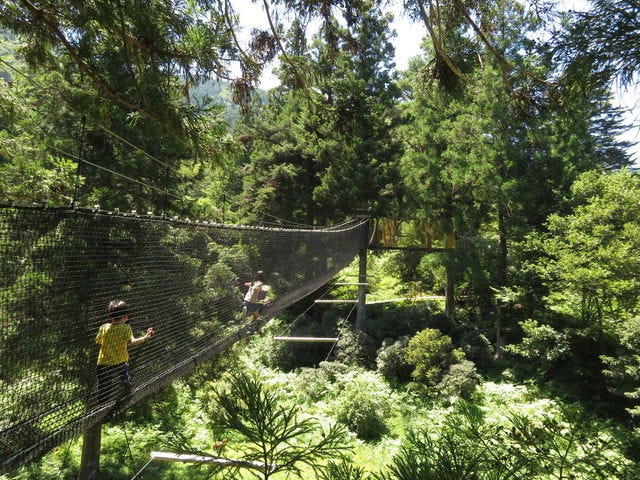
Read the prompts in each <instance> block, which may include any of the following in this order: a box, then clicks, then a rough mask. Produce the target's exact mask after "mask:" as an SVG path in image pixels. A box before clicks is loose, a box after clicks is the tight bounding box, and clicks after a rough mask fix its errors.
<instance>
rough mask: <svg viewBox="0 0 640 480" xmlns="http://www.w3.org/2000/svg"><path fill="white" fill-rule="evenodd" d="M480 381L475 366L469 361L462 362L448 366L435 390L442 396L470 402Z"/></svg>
mask: <svg viewBox="0 0 640 480" xmlns="http://www.w3.org/2000/svg"><path fill="white" fill-rule="evenodd" d="M480 380H481V378H480V375H478V372H477V370H476V366H475V364H474V363H473V362H470V361H469V360H462V361H460V362H459V363H454V364H453V365H451V366H449V369H448V370H447V373H445V374H444V376H443V377H442V380H440V383H438V385H437V387H436V388H437V389H438V391H439V392H440V393H441V394H443V395H449V396H458V397H460V398H463V399H465V400H470V399H471V396H472V395H473V393H474V392H475V390H476V387H477V386H478V385H479V384H480Z"/></svg>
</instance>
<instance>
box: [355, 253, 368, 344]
mask: <svg viewBox="0 0 640 480" xmlns="http://www.w3.org/2000/svg"><path fill="white" fill-rule="evenodd" d="M358 283H359V284H360V285H359V286H358V311H357V312H356V330H358V331H362V329H363V328H364V321H365V319H366V317H367V313H366V310H365V305H366V303H367V287H368V285H367V283H368V281H367V249H366V248H363V249H362V250H361V251H360V256H359V262H358Z"/></svg>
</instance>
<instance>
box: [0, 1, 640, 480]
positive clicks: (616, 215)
mask: <svg viewBox="0 0 640 480" xmlns="http://www.w3.org/2000/svg"><path fill="white" fill-rule="evenodd" d="M564 3H566V2H558V1H553V0H531V1H523V2H514V1H505V0H489V1H474V0H465V1H463V0H443V1H440V2H432V1H431V0H428V1H424V0H406V1H405V2H403V7H404V10H405V13H406V15H407V16H408V17H409V18H410V19H411V20H412V21H414V22H417V23H418V24H420V25H421V26H423V27H424V37H423V38H422V39H416V41H420V40H421V42H422V43H421V54H420V55H418V56H416V57H415V58H413V59H412V60H411V62H410V64H409V66H408V68H407V69H406V70H404V71H398V70H397V69H396V68H395V64H394V55H395V53H394V48H393V43H392V39H393V35H394V32H393V30H392V16H391V14H390V13H388V12H389V8H388V7H389V5H388V4H387V3H386V2H371V1H361V0H353V1H351V0H349V1H344V2H331V1H329V2H313V1H310V2H291V1H282V2H270V1H268V0H263V2H259V3H254V4H252V8H253V9H254V10H255V11H253V12H243V11H236V10H234V4H233V2H228V1H226V0H225V1H213V0H189V1H178V0H148V1H145V2H141V1H138V0H87V1H76V0H65V1H61V0H47V1H45V0H8V1H5V2H2V4H0V203H2V204H5V205H41V206H48V207H60V206H69V207H88V208H96V207H97V209H101V210H107V211H120V212H125V211H134V210H135V211H138V212H150V213H151V212H153V213H156V214H162V215H166V216H168V217H172V218H173V217H175V218H190V219H200V220H207V221H212V222H220V223H225V224H243V225H265V226H266V225H271V226H273V225H276V226H280V227H291V226H308V227H309V228H314V227H320V226H325V225H332V224H339V223H340V222H343V221H345V220H347V219H351V218H353V217H356V216H362V215H365V216H368V217H370V218H371V224H372V226H374V227H375V228H372V235H373V236H372V243H375V244H376V245H377V246H378V247H380V248H377V249H370V250H368V254H367V263H368V277H367V278H368V279H369V280H368V281H367V283H368V285H367V299H368V301H369V305H367V309H366V319H365V321H364V322H363V324H362V325H361V328H355V325H354V321H353V320H354V318H355V315H354V311H353V308H352V307H353V305H352V304H348V303H327V304H320V303H314V299H317V298H318V296H319V295H320V294H319V293H317V292H316V293H313V294H311V295H310V296H309V297H308V298H306V299H304V300H303V301H300V302H298V303H296V304H295V305H293V306H292V307H291V308H289V309H288V310H287V311H286V312H285V313H283V314H279V315H278V316H277V317H276V318H274V319H273V320H271V321H270V322H268V323H267V324H266V325H265V326H264V327H263V328H262V329H261V330H260V331H259V332H257V334H256V335H252V336H250V337H249V338H247V339H244V340H242V341H240V342H238V343H236V344H235V345H233V347H231V348H230V349H228V350H227V351H225V352H224V353H223V354H220V355H218V356H216V357H214V358H213V359H212V360H211V361H209V362H207V363H205V364H202V365H199V366H198V368H196V369H195V371H194V372H193V373H191V374H190V375H188V376H185V377H182V378H179V379H177V380H175V381H174V382H173V383H172V384H171V385H169V386H166V387H164V388H162V389H161V390H160V391H158V392H156V393H154V394H153V395H151V396H149V397H148V398H146V399H144V400H142V401H140V402H138V403H136V404H135V405H133V406H132V407H131V408H129V409H127V410H126V411H125V412H124V413H122V414H121V415H118V416H116V417H115V418H112V419H110V420H109V421H108V422H106V423H105V424H104V425H103V429H102V432H103V433H102V457H101V465H100V470H101V476H99V477H98V478H105V479H123V480H124V479H130V478H139V479H155V478H157V479H175V480H178V479H184V478H191V479H200V478H202V479H204V478H236V479H249V478H257V479H269V478H273V479H284V478H303V479H307V480H312V479H320V480H392V479H394V480H470V479H478V480H511V479H513V480H516V479H522V480H524V479H527V480H532V479H535V480H537V479H539V480H551V479H553V480H561V479H580V480H593V479H607V480H632V479H637V478H639V477H640V423H639V422H640V356H639V354H638V351H639V349H640V316H639V312H640V310H639V309H640V234H639V232H640V178H639V177H638V176H637V174H636V173H635V169H634V164H633V161H632V159H631V158H630V155H629V154H628V148H629V145H627V144H626V143H625V142H622V141H620V140H618V137H619V134H620V133H622V132H623V131H625V130H626V129H628V128H630V127H631V126H629V125H625V124H624V122H623V120H622V111H621V110H620V109H619V108H616V107H615V106H614V105H613V104H612V93H611V92H612V86H613V85H615V84H618V85H621V86H634V85H636V84H637V68H638V66H639V65H640V60H639V59H640V52H639V51H638V47H639V44H638V42H637V37H638V34H640V24H638V18H640V4H639V3H638V2H637V1H631V0H618V1H612V0H592V1H589V2H585V9H584V10H581V11H572V10H566V9H563V4H564ZM258 14H259V15H263V16H264V17H265V18H266V19H267V20H268V25H269V27H268V28H266V29H264V30H262V29H254V30H253V31H251V34H250V38H249V39H248V40H246V39H244V37H241V36H240V34H239V33H240V31H241V28H242V26H243V21H244V19H243V16H244V15H247V16H249V15H258ZM311 26H313V28H312V27H311ZM274 62H275V63H274ZM273 65H276V68H275V74H276V75H277V77H278V79H279V82H280V83H279V85H278V86H277V87H275V88H273V89H270V90H268V91H266V92H265V91H262V90H260V89H259V86H260V78H261V76H262V75H263V74H264V72H265V71H268V69H270V68H273ZM234 72H239V73H234ZM0 229H5V230H6V229H8V227H7V226H6V225H2V226H1V228H0ZM189 240H190V239H182V241H183V242H184V243H188V241H189ZM636 244H638V245H636ZM18 247H19V245H17V244H12V245H10V246H9V245H0V254H1V255H2V256H3V259H2V263H3V267H2V269H3V270H2V272H3V273H2V274H3V278H2V284H1V285H0V294H1V295H0V296H3V298H9V295H13V293H10V292H14V290H12V288H13V285H10V284H9V283H10V282H9V280H8V277H5V270H7V269H8V267H7V268H5V265H8V264H9V261H8V260H9V258H10V257H11V263H12V264H16V265H17V264H20V263H21V262H22V263H28V261H30V259H28V258H26V256H25V257H24V258H21V256H20V255H21V253H20V249H19V248H18ZM382 247H385V248H382ZM390 247H395V248H396V249H391V248H390ZM220 248H222V247H220ZM165 250H166V249H165ZM220 252H222V250H220ZM220 252H218V253H219V254H220V255H221V256H222V255H223V253H220ZM178 261H179V259H178V260H176V263H178ZM185 263H186V262H185ZM358 268H359V265H358V259H354V262H353V264H352V265H350V266H349V267H348V268H346V269H344V270H343V271H341V272H340V273H339V274H338V276H337V277H336V278H335V279H334V282H332V288H331V289H330V293H328V294H327V297H328V298H331V299H334V300H339V299H342V300H348V299H353V298H355V297H356V296H357V293H358V287H357V286H354V285H349V283H350V282H353V278H354V277H356V278H357V277H358ZM194 271H195V269H194ZM191 280H192V281H193V283H194V284H196V283H197V281H198V279H197V278H195V276H193V278H191ZM8 292H9V293H8ZM35 295H36V294H33V296H32V297H28V298H35ZM11 298H13V297H11ZM201 300H202V303H203V304H204V303H205V301H204V300H205V299H201ZM12 308H13V307H12ZM16 308H17V307H16ZM21 308H22V307H21ZM25 308H26V307H25ZM0 314H2V317H3V318H2V323H1V324H0V359H1V361H2V362H3V363H2V364H1V365H0V392H1V391H2V390H1V388H2V387H4V385H5V382H7V378H6V377H5V374H6V373H7V372H6V368H7V365H8V364H9V363H10V362H9V357H10V356H11V353H12V352H11V342H9V341H8V339H9V333H8V332H10V329H11V325H9V323H10V322H8V320H5V315H6V312H0ZM283 332H286V333H287V334H290V335H291V336H304V335H307V336H316V337H335V338H337V340H336V341H335V342H334V343H314V344H299V343H289V342H287V343H285V342H281V341H277V340H275V337H277V336H279V335H281V334H282V333H283ZM35 334H36V333H35V332H34V335H35ZM25 360H26V359H25ZM3 372H4V373H3ZM1 400H3V399H0V403H2V404H5V402H3V401H1ZM2 408H5V407H2V406H0V409H2ZM7 408H8V407H7ZM2 428H4V425H0V430H1V429H2ZM1 443H2V438H0V446H1ZM81 449H82V439H75V440H72V441H68V442H65V443H64V444H63V445H61V446H59V447H57V448H55V449H53V450H52V451H51V452H50V453H48V454H47V455H46V456H45V457H43V458H42V459H38V460H34V461H32V462H29V463H28V464H27V465H25V466H22V467H20V468H17V469H15V470H13V471H11V472H8V473H6V474H5V475H1V476H0V478H2V479H7V480H8V479H21V480H27V479H29V480H31V479H33V480H36V479H37V480H43V479H60V478H65V479H74V478H78V472H79V470H80V464H81ZM152 451H165V452H174V453H183V454H198V455H205V456H206V455H214V456H219V457H224V458H228V459H234V460H237V462H234V463H230V464H227V465H225V466H221V465H211V464H190V463H169V462H162V461H158V460H153V461H150V460H149V458H150V452H152Z"/></svg>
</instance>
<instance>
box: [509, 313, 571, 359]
mask: <svg viewBox="0 0 640 480" xmlns="http://www.w3.org/2000/svg"><path fill="white" fill-rule="evenodd" d="M520 326H521V327H522V330H523V331H524V334H525V336H524V338H523V339H522V342H521V343H520V344H518V345H509V346H507V347H506V349H507V351H510V352H511V353H515V354H517V355H521V356H523V357H525V358H529V359H533V360H538V361H540V362H541V363H542V364H543V365H547V364H553V363H555V362H559V361H561V360H564V359H566V358H567V357H568V356H570V355H571V343H570V341H569V339H568V338H567V335H566V334H565V333H562V332H559V331H557V330H555V329H554V328H553V327H551V326H549V325H543V324H539V323H538V322H536V321H535V320H525V321H524V322H521V323H520Z"/></svg>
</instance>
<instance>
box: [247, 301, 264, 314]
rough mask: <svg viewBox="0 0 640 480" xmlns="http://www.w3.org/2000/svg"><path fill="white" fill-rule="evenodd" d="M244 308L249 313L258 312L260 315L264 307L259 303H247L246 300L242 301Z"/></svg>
mask: <svg viewBox="0 0 640 480" xmlns="http://www.w3.org/2000/svg"><path fill="white" fill-rule="evenodd" d="M244 306H245V307H247V310H248V311H249V312H258V313H260V311H261V310H262V307H264V305H263V304H261V303H253V302H249V301H248V300H245V301H244Z"/></svg>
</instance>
